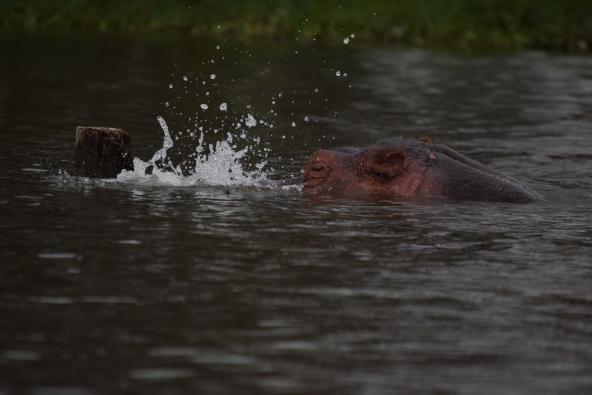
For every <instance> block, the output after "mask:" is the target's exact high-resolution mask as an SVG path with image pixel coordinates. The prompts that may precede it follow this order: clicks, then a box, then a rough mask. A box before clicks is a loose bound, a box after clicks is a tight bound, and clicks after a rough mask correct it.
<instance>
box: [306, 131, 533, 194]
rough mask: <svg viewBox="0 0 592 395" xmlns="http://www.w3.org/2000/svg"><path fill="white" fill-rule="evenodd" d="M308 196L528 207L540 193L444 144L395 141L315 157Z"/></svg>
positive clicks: (308, 176)
mask: <svg viewBox="0 0 592 395" xmlns="http://www.w3.org/2000/svg"><path fill="white" fill-rule="evenodd" d="M303 192H304V194H305V195H307V196H319V197H320V196H332V197H351V198H383V199H384V198H387V199H396V198H428V199H429V198H449V199H457V200H483V201H501V202H511V203H525V202H530V201H533V200H535V199H536V197H535V195H534V194H533V193H532V192H530V191H529V190H527V189H526V188H524V187H523V186H521V185H520V184H519V183H518V182H517V181H516V180H514V179H512V178H511V177H508V176H506V175H503V174H501V173H499V172H496V171H494V170H491V169H488V168H487V167H485V166H484V165H482V164H481V163H479V162H476V161H474V160H471V159H469V158H467V157H466V156H463V155H462V154H460V153H458V152H456V151H454V150H452V149H451V148H448V147H446V146H444V145H439V144H431V142H428V141H420V140H415V139H404V138H390V139H386V140H382V141H379V142H378V143H376V144H374V145H371V146H369V147H365V148H360V149H357V148H350V147H348V148H342V149H338V150H335V151H328V150H319V151H316V152H315V153H313V154H312V155H311V156H310V158H309V159H308V161H307V163H306V165H305V167H304V186H303Z"/></svg>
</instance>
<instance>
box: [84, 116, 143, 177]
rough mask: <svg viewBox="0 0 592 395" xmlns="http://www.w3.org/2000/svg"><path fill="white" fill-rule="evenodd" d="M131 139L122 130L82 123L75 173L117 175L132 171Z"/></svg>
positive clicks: (94, 175)
mask: <svg viewBox="0 0 592 395" xmlns="http://www.w3.org/2000/svg"><path fill="white" fill-rule="evenodd" d="M133 168H134V166H133V157H132V154H131V138H130V136H129V134H128V133H127V132H126V131H124V130H122V129H115V128H101V127H88V126H78V127H77V128H76V145H75V147H74V175H77V176H84V177H93V178H115V177H117V175H118V174H119V173H120V172H121V170H123V169H126V170H132V169H133Z"/></svg>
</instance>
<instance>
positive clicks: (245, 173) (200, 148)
mask: <svg viewBox="0 0 592 395" xmlns="http://www.w3.org/2000/svg"><path fill="white" fill-rule="evenodd" d="M249 117H251V118H252V116H251V115H250V114H249ZM157 120H158V122H159V124H160V127H161V128H162V131H163V135H164V137H163V143H162V147H161V148H160V149H158V150H157V151H156V152H155V153H154V155H152V158H151V159H150V160H148V161H143V160H141V159H140V158H137V157H136V158H134V170H130V171H126V170H124V171H122V172H121V173H120V174H119V175H118V176H117V181H120V182H140V183H154V184H165V185H176V186H191V185H218V186H264V185H267V184H268V183H269V180H268V177H267V174H266V172H265V166H266V165H267V161H266V155H265V154H263V156H262V157H258V162H257V163H256V164H255V169H254V170H249V169H246V167H245V165H244V164H243V160H244V159H245V158H246V157H247V156H248V155H249V154H250V153H251V151H253V152H254V151H256V147H255V146H256V145H257V144H258V140H254V141H253V142H252V144H251V145H248V146H246V147H245V148H242V149H236V148H235V147H236V146H233V145H232V143H233V140H234V139H235V136H233V135H232V134H231V133H228V134H227V135H226V138H224V139H222V140H221V141H218V142H216V143H215V144H208V145H207V147H206V145H205V143H204V132H203V131H202V132H201V134H200V138H199V140H198V145H197V146H196V147H195V155H194V157H195V164H194V168H193V169H192V171H191V172H190V174H189V175H184V174H183V171H182V170H181V168H180V166H179V165H177V166H174V165H173V163H172V162H171V161H170V160H169V161H167V152H168V150H169V149H171V148H172V147H173V146H174V143H173V139H172V137H171V132H170V130H169V127H168V125H167V123H166V121H165V120H164V118H163V117H161V116H159V117H157ZM206 148H207V149H206ZM259 151H260V152H266V151H264V150H263V151H261V150H259ZM149 170H151V171H149Z"/></svg>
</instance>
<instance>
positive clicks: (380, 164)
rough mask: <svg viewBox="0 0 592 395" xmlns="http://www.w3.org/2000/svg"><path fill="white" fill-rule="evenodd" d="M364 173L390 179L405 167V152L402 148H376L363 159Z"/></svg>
mask: <svg viewBox="0 0 592 395" xmlns="http://www.w3.org/2000/svg"><path fill="white" fill-rule="evenodd" d="M363 167H364V172H365V173H366V174H370V175H374V176H377V177H380V178H381V179H390V178H394V177H396V176H398V175H400V174H401V173H402V172H403V171H404V170H405V168H406V167H407V154H405V152H404V151H402V150H376V151H372V152H369V153H368V154H367V155H366V156H365V157H364V159H363Z"/></svg>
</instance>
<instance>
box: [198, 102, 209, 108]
mask: <svg viewBox="0 0 592 395" xmlns="http://www.w3.org/2000/svg"><path fill="white" fill-rule="evenodd" d="M199 106H200V107H201V109H202V110H207V109H208V105H207V104H205V103H202V104H200V105H199Z"/></svg>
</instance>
